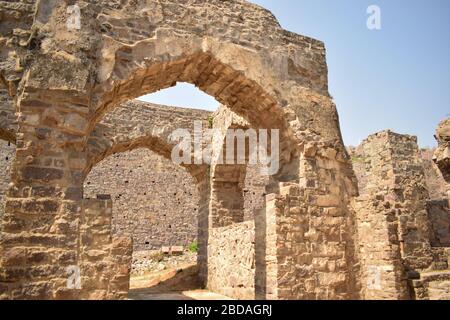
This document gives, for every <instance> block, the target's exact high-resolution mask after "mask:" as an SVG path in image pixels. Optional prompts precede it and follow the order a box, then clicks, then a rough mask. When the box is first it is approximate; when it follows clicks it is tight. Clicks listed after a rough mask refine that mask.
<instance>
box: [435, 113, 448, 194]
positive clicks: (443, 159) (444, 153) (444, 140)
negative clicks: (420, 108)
mask: <svg viewBox="0 0 450 320" xmlns="http://www.w3.org/2000/svg"><path fill="white" fill-rule="evenodd" d="M435 137H436V140H437V141H438V144H439V146H438V148H437V149H436V151H435V153H434V158H433V160H434V162H435V163H436V164H437V166H438V167H439V169H440V170H441V172H442V175H443V176H444V179H445V180H446V181H447V195H449V197H450V118H449V119H446V120H444V121H442V122H441V123H440V124H439V127H438V129H437V130H436V135H435Z"/></svg>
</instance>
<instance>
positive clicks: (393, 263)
mask: <svg viewBox="0 0 450 320" xmlns="http://www.w3.org/2000/svg"><path fill="white" fill-rule="evenodd" d="M352 158H353V166H354V168H355V171H356V172H357V174H358V175H359V177H360V178H359V191H360V196H359V197H358V198H357V199H356V201H355V204H354V207H355V210H356V216H357V232H358V239H359V244H360V246H359V255H360V261H361V276H362V291H363V297H364V298H366V299H407V298H408V297H409V296H410V293H409V292H408V290H407V285H406V281H405V280H406V278H407V277H411V276H413V274H414V272H417V270H422V269H427V268H428V267H430V265H431V264H432V255H431V246H430V242H429V235H430V232H431V226H430V223H429V220H428V214H427V211H426V201H427V200H428V197H429V196H428V191H427V187H426V183H425V175H424V170H423V167H422V161H421V159H420V156H419V151H418V147H417V139H416V138H415V137H412V136H407V135H399V134H396V133H393V132H391V131H383V132H380V133H377V134H374V135H372V136H370V137H368V138H367V139H366V140H364V142H363V143H362V144H361V146H359V147H358V148H357V149H356V150H354V151H353V153H352Z"/></svg>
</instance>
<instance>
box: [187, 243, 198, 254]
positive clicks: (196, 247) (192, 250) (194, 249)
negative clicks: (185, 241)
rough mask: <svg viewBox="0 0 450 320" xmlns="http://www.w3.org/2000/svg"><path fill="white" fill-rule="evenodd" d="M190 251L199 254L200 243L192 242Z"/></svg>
mask: <svg viewBox="0 0 450 320" xmlns="http://www.w3.org/2000/svg"><path fill="white" fill-rule="evenodd" d="M189 251H190V252H198V243H197V241H194V242H192V243H191V244H190V245H189Z"/></svg>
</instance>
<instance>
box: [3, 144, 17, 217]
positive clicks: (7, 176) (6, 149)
mask: <svg viewBox="0 0 450 320" xmlns="http://www.w3.org/2000/svg"><path fill="white" fill-rule="evenodd" d="M15 152H16V148H15V146H14V145H13V144H11V143H8V142H6V141H3V140H0V217H1V216H2V215H3V212H4V208H5V199H4V196H5V193H6V192H7V190H8V185H9V183H10V182H11V164H12V161H13V160H14V156H15Z"/></svg>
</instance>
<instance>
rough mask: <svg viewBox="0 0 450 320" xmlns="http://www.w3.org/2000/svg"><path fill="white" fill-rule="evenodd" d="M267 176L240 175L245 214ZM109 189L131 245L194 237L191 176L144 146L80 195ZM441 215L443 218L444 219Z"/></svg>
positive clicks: (5, 166)
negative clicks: (242, 180) (242, 183)
mask: <svg viewBox="0 0 450 320" xmlns="http://www.w3.org/2000/svg"><path fill="white" fill-rule="evenodd" d="M359 153H360V151H357V150H353V151H351V154H353V162H354V169H355V172H356V174H357V176H358V181H359V184H360V190H364V189H365V183H366V182H365V179H366V178H367V176H366V175H364V172H363V171H362V170H363V166H362V163H363V160H364V159H363V158H362V157H360V155H358V154H359ZM430 154H432V150H431V151H427V150H423V151H422V152H421V155H422V160H423V163H424V169H425V176H426V178H427V179H426V182H427V186H428V190H429V192H430V198H431V199H432V200H433V201H430V202H429V204H428V206H429V207H430V209H429V212H430V219H431V222H432V227H433V229H434V231H435V234H436V235H437V236H436V238H434V241H435V242H436V243H442V244H445V245H448V243H450V240H449V235H448V232H446V230H447V229H448V226H447V221H448V219H446V212H445V211H446V210H447V209H445V208H444V210H443V209H441V207H442V201H440V200H441V199H445V181H444V179H443V177H442V174H441V173H440V172H439V170H438V169H437V167H436V165H435V164H434V163H433V162H432V159H431V157H430ZM14 155H15V146H14V145H13V144H11V143H8V142H6V141H3V140H1V141H0V215H1V214H2V213H3V211H4V201H3V198H4V195H5V192H6V190H7V187H8V184H9V182H10V177H9V172H10V167H11V163H12V160H13V158H14ZM266 183H267V180H266V179H265V178H264V177H263V176H261V175H260V174H259V168H258V167H252V166H249V167H248V168H247V176H246V180H245V186H244V188H243V192H244V202H245V205H244V210H245V220H246V221H248V220H251V219H252V218H253V212H254V210H255V209H260V208H262V206H263V203H264V191H265V190H264V187H265V185H266ZM98 194H109V195H111V198H112V200H113V204H114V205H113V232H114V233H115V234H132V235H133V240H134V249H135V250H153V249H160V248H161V247H162V246H168V245H182V246H187V245H189V244H191V243H193V242H194V241H196V238H197V210H198V200H199V195H198V190H197V188H196V185H195V182H194V180H193V178H192V176H191V175H190V174H189V173H188V172H187V171H186V170H185V169H183V168H181V167H179V166H177V165H174V164H172V163H171V162H170V161H169V160H167V159H165V158H163V157H161V156H159V155H157V154H155V153H154V152H152V151H150V150H148V149H138V150H134V151H131V152H126V153H118V154H115V155H112V156H110V157H108V158H107V159H105V160H104V161H102V162H100V163H99V164H97V165H96V166H95V167H94V168H93V170H92V171H91V173H90V174H89V175H88V177H87V179H86V181H85V185H84V196H85V198H96V196H97V195H98ZM444 218H445V219H444Z"/></svg>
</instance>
